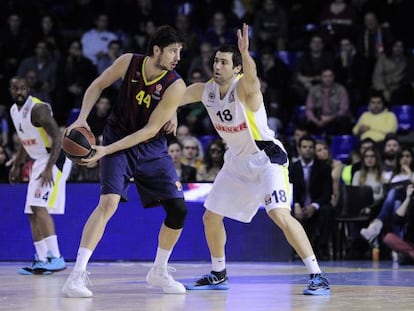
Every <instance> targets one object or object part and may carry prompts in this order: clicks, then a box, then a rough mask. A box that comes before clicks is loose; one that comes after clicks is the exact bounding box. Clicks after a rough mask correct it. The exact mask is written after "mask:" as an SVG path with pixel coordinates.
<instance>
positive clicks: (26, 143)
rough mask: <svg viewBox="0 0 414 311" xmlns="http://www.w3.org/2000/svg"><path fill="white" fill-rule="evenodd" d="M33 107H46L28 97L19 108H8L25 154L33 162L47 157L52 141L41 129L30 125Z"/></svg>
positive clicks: (42, 103) (38, 100)
mask: <svg viewBox="0 0 414 311" xmlns="http://www.w3.org/2000/svg"><path fill="white" fill-rule="evenodd" d="M35 105H47V104H46V103H44V102H42V101H41V100H40V99H38V98H36V97H32V96H29V97H28V98H27V100H26V102H25V103H24V105H23V106H22V107H21V108H20V110H19V108H18V106H17V105H16V104H14V105H13V106H12V107H11V108H10V115H11V118H12V120H13V123H14V126H15V128H16V133H17V135H18V136H19V139H20V142H21V143H22V145H23V147H24V149H25V150H26V152H27V154H28V155H29V156H30V157H31V158H32V159H34V160H37V159H40V158H42V157H47V156H49V153H48V148H50V146H51V143H52V140H51V138H50V137H49V135H47V133H46V131H45V130H44V128H42V127H36V126H34V125H33V124H32V109H33V107H34V106H35Z"/></svg>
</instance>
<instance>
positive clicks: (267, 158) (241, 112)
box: [180, 24, 330, 295]
mask: <svg viewBox="0 0 414 311" xmlns="http://www.w3.org/2000/svg"><path fill="white" fill-rule="evenodd" d="M237 36H238V49H237V47H235V46H231V45H226V46H222V47H220V48H219V49H218V50H217V52H216V54H215V57H214V65H213V72H214V77H213V78H212V79H211V80H210V81H208V82H206V83H195V84H192V85H190V86H188V87H187V90H186V92H185V95H184V99H183V102H182V104H180V105H184V104H189V103H193V102H199V101H201V102H202V103H203V104H204V106H205V107H206V109H207V112H208V114H209V116H210V119H211V120H212V123H213V124H214V127H215V128H216V130H217V132H218V133H219V135H220V136H221V137H222V138H223V139H224V140H225V142H226V144H227V146H228V150H227V151H226V154H225V162H224V166H223V168H222V170H221V171H220V172H219V174H218V176H217V177H216V179H215V182H214V185H213V188H212V190H211V192H210V193H209V195H208V197H207V200H206V202H205V207H206V211H205V213H204V215H203V222H204V228H205V235H206V238H207V244H208V246H209V249H210V253H211V260H212V271H211V273H209V274H206V275H204V276H202V277H201V278H199V279H198V280H196V282H195V284H191V285H187V286H186V287H187V289H191V290H198V289H228V288H229V283H228V279H227V275H226V265H225V251H224V249H225V244H226V231H225V228H224V225H223V218H224V217H228V218H232V219H235V220H238V221H241V222H246V223H248V222H250V221H251V219H252V218H253V216H254V215H255V214H256V212H257V210H258V208H259V206H261V205H262V206H264V207H265V209H266V211H267V213H268V215H269V217H270V218H271V219H272V220H273V221H274V222H275V223H276V224H277V225H278V226H279V227H280V228H281V229H282V231H283V233H284V234H285V236H286V238H287V240H288V241H289V243H290V244H291V245H292V247H293V248H294V249H295V250H296V252H297V253H298V254H299V256H300V257H301V258H302V260H303V262H304V264H305V266H306V268H307V269H308V271H309V274H310V281H309V284H308V286H307V287H306V288H305V289H304V294H308V295H329V294H330V289H329V282H328V279H327V278H326V276H325V275H324V274H323V273H322V272H321V270H320V268H319V265H318V262H317V260H316V258H315V255H314V252H313V250H312V247H311V244H310V242H309V240H308V238H307V236H306V233H305V231H304V230H303V228H302V226H301V225H300V223H299V222H298V221H297V220H296V219H295V218H294V217H293V216H292V215H291V209H290V202H291V200H290V198H291V194H290V190H289V189H290V188H289V176H288V157H287V154H286V151H285V149H284V147H283V145H282V144H281V143H280V141H278V140H277V139H275V138H274V133H273V132H272V131H271V130H270V129H269V128H268V126H267V116H266V112H265V107H264V104H263V96H262V93H261V92H260V82H259V79H258V77H257V72H256V64H255V62H254V60H253V59H252V57H251V56H250V54H249V39H248V26H247V25H246V24H243V29H242V30H238V32H237ZM242 72H243V73H242Z"/></svg>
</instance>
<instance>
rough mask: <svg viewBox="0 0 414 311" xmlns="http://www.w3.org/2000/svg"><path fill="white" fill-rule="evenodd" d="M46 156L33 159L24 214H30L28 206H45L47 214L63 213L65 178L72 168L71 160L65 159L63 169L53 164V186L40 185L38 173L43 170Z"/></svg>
mask: <svg viewBox="0 0 414 311" xmlns="http://www.w3.org/2000/svg"><path fill="white" fill-rule="evenodd" d="M47 161H48V157H45V158H40V159H37V160H35V161H34V163H33V167H32V171H31V173H30V179H29V185H28V187H27V195H26V205H25V209H24V212H25V214H32V213H33V211H32V209H31V207H30V206H39V207H46V208H47V210H48V212H49V214H64V212H65V199H66V180H67V179H68V177H69V174H70V170H71V168H72V162H71V161H70V160H69V159H66V160H65V163H64V165H63V169H62V170H59V169H58V167H57V166H56V165H54V166H53V169H52V173H53V181H54V185H53V186H46V185H45V186H42V179H41V178H39V176H40V174H41V173H42V172H43V171H44V170H45V167H46V164H47Z"/></svg>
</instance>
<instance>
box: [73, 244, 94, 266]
mask: <svg viewBox="0 0 414 311" xmlns="http://www.w3.org/2000/svg"><path fill="white" fill-rule="evenodd" d="M91 256H92V251H91V250H90V249H88V248H85V247H79V250H78V255H77V256H76V263H75V267H73V270H74V271H85V270H86V266H87V264H88V262H89V259H90V258H91Z"/></svg>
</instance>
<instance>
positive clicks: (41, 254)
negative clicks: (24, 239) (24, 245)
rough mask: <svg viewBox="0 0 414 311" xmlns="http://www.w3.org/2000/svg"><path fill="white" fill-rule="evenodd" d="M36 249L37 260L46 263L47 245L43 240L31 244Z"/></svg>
mask: <svg viewBox="0 0 414 311" xmlns="http://www.w3.org/2000/svg"><path fill="white" fill-rule="evenodd" d="M33 244H34V247H35V249H36V254H37V259H38V260H40V261H47V245H46V241H45V240H40V241H36V242H34V243H33Z"/></svg>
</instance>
